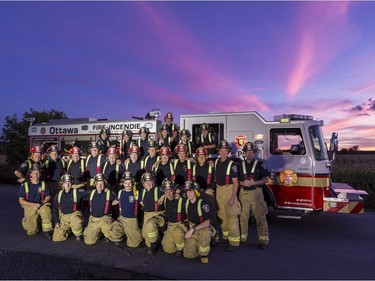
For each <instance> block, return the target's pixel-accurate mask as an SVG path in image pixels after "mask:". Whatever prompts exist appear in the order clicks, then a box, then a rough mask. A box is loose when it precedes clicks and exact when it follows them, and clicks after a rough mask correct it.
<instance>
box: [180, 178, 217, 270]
mask: <svg viewBox="0 0 375 281" xmlns="http://www.w3.org/2000/svg"><path fill="white" fill-rule="evenodd" d="M184 187H185V188H184V190H185V193H186V197H187V201H186V205H185V211H186V216H187V219H188V224H189V230H188V231H187V232H186V234H185V239H186V245H185V248H184V257H185V258H188V259H193V258H196V257H198V256H199V257H200V261H201V263H208V254H209V253H210V242H211V237H212V235H213V234H214V233H213V229H212V227H211V225H210V207H209V204H208V203H207V202H205V201H204V200H203V199H202V198H201V197H200V191H199V186H198V184H197V183H196V182H194V181H186V182H185V185H184Z"/></svg>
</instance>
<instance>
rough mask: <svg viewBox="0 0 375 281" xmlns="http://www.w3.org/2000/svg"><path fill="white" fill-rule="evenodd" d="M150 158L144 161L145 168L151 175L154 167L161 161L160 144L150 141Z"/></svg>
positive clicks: (148, 149) (147, 157) (148, 148)
mask: <svg viewBox="0 0 375 281" xmlns="http://www.w3.org/2000/svg"><path fill="white" fill-rule="evenodd" d="M147 151H148V156H146V158H144V159H143V167H144V168H145V171H146V172H149V173H151V172H152V167H153V166H154V164H155V163H156V162H158V161H160V155H157V153H158V144H157V142H156V141H155V140H149V141H148V146H147Z"/></svg>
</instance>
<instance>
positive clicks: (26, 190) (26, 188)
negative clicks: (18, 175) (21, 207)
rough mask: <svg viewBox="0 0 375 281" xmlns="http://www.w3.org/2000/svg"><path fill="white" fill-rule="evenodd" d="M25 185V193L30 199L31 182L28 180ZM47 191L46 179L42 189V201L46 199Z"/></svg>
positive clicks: (27, 198)
mask: <svg viewBox="0 0 375 281" xmlns="http://www.w3.org/2000/svg"><path fill="white" fill-rule="evenodd" d="M24 186H25V193H26V196H25V197H26V200H27V201H29V192H30V190H29V183H28V182H27V181H25V183H24ZM45 191H46V183H45V182H44V181H42V191H41V197H42V201H43V200H44V192H45Z"/></svg>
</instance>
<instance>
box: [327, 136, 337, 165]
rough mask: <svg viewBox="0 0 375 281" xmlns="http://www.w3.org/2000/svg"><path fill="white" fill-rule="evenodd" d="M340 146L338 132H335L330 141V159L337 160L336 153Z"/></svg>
mask: <svg viewBox="0 0 375 281" xmlns="http://www.w3.org/2000/svg"><path fill="white" fill-rule="evenodd" d="M338 146H339V140H338V134H337V133H335V132H333V133H332V137H331V140H330V143H329V151H328V154H329V160H331V161H334V160H335V154H336V152H337V150H338Z"/></svg>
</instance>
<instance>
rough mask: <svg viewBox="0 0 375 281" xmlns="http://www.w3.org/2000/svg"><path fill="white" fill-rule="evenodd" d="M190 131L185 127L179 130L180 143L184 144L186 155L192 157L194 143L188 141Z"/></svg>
mask: <svg viewBox="0 0 375 281" xmlns="http://www.w3.org/2000/svg"><path fill="white" fill-rule="evenodd" d="M190 137H191V134H190V131H189V130H187V129H183V130H181V132H180V143H182V144H185V145H186V148H187V152H186V153H187V157H188V158H190V157H193V154H194V152H195V145H194V143H193V142H192V141H190Z"/></svg>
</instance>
